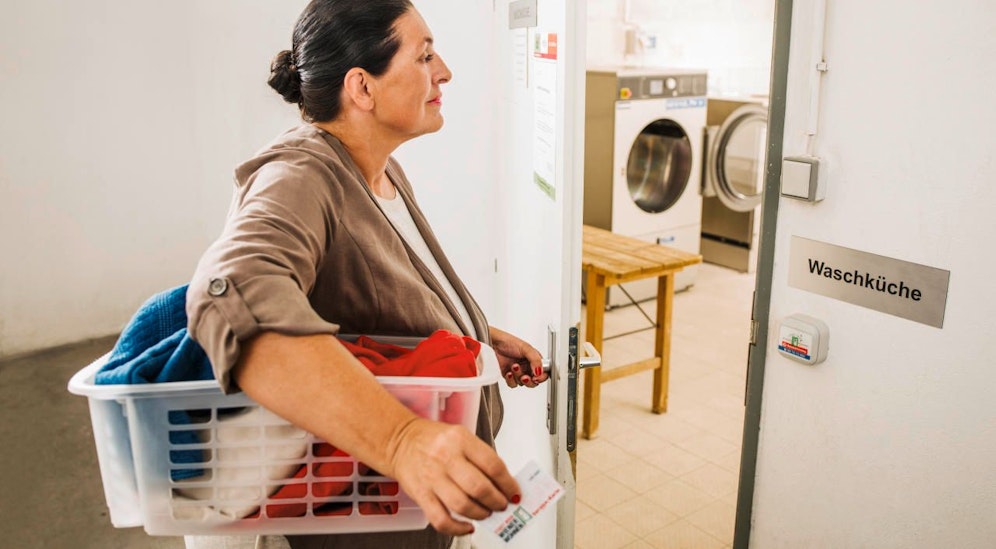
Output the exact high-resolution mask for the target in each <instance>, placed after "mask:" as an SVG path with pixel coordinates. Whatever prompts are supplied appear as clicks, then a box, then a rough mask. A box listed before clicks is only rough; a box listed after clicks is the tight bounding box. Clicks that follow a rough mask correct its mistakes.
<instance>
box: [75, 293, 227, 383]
mask: <svg viewBox="0 0 996 549" xmlns="http://www.w3.org/2000/svg"><path fill="white" fill-rule="evenodd" d="M186 304H187V285H186V284H184V285H183V286H178V287H176V288H173V289H170V290H166V291H163V292H160V293H158V294H156V295H154V296H152V297H150V298H149V299H148V300H146V302H145V303H144V304H142V306H141V307H140V308H139V309H138V311H137V312H136V313H135V315H134V316H133V317H132V318H131V320H130V321H129V322H128V325H127V326H125V329H124V331H122V332H121V336H120V337H119V338H118V341H117V343H116V344H115V345H114V349H113V350H111V356H110V357H109V358H108V360H107V364H105V365H104V366H103V367H102V368H101V369H100V371H99V372H97V375H96V377H95V378H94V383H96V384H97V385H119V384H127V385H132V384H137V383H165V382H169V381H202V380H207V379H214V371H213V370H212V369H211V362H210V361H209V360H208V357H207V354H206V353H205V352H204V349H202V348H201V346H200V345H199V344H198V343H197V342H196V341H194V340H193V339H191V338H190V335H189V334H188V333H187V311H186Z"/></svg>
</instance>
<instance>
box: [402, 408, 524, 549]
mask: <svg viewBox="0 0 996 549" xmlns="http://www.w3.org/2000/svg"><path fill="white" fill-rule="evenodd" d="M388 453H389V455H390V456H391V458H390V460H391V466H392V469H393V471H392V475H391V476H392V477H393V478H395V479H396V480H397V481H398V482H399V483H400V484H401V486H402V487H403V488H404V490H405V493H407V494H408V495H409V496H411V498H412V499H413V500H415V502H416V503H418V505H419V507H421V508H422V511H424V512H425V516H426V518H427V519H428V520H429V522H430V523H431V524H432V527H433V528H435V529H436V530H437V531H439V532H442V533H444V534H449V535H453V536H461V535H465V534H469V533H471V532H473V531H474V526H473V524H471V523H469V522H466V521H462V520H459V519H457V518H455V517H453V516H452V515H451V514H450V513H451V512H453V513H458V514H460V515H462V516H464V517H466V518H469V519H473V520H481V519H485V518H487V517H489V516H491V513H492V512H494V511H502V510H504V509H505V508H506V507H507V506H508V503H509V501H511V502H512V503H518V502H519V499H520V497H521V496H520V495H519V494H520V491H519V485H518V483H517V482H516V481H515V478H514V477H513V476H512V475H511V474H510V473H509V472H508V469H507V468H506V467H505V463H504V462H502V460H501V458H499V457H498V454H496V453H495V451H494V449H493V448H491V447H490V446H488V445H487V444H485V443H484V442H483V441H481V439H479V438H477V437H476V436H474V435H473V433H471V432H470V431H468V430H467V429H466V428H464V427H463V426H458V425H449V424H446V423H439V422H435V421H429V420H426V419H421V418H419V419H415V420H413V421H411V422H409V423H407V424H405V425H404V426H403V427H402V428H401V429H400V430H399V432H398V434H397V436H395V437H393V440H392V442H391V443H390V444H389V445H388Z"/></svg>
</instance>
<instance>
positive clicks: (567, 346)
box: [475, 0, 586, 549]
mask: <svg viewBox="0 0 996 549" xmlns="http://www.w3.org/2000/svg"><path fill="white" fill-rule="evenodd" d="M584 4H585V3H584V2H583V1H582V2H577V1H573V0H537V1H535V2H532V1H526V2H514V1H510V0H496V1H494V2H493V5H494V8H493V9H494V17H493V29H492V33H493V35H494V41H493V43H494V44H496V52H495V60H494V70H495V72H496V79H495V86H496V88H497V89H496V94H495V97H496V104H495V106H494V107H495V108H494V112H493V113H492V116H497V117H498V118H499V119H500V120H499V122H498V123H497V124H496V125H495V126H496V127H497V128H498V131H499V133H500V135H499V137H498V147H497V152H496V154H498V155H500V157H499V159H498V162H497V166H498V172H499V173H498V181H499V189H498V192H497V193H496V196H497V199H496V202H497V203H496V204H495V205H494V206H495V212H496V215H497V216H498V218H499V219H500V221H499V223H498V233H499V234H497V235H496V236H495V240H494V242H496V243H498V245H499V247H500V249H499V250H497V251H496V252H495V255H496V257H497V258H498V264H497V266H496V267H497V274H498V284H499V286H500V288H499V289H498V295H501V296H504V297H503V299H502V301H501V303H499V304H498V307H497V309H498V310H499V311H501V313H500V314H499V315H498V316H500V317H501V322H502V324H500V326H501V327H502V328H503V329H508V330H509V331H511V332H513V333H515V334H517V335H519V336H520V337H523V338H524V339H527V340H528V341H529V342H530V343H532V344H533V345H534V346H536V347H537V348H538V349H539V350H540V351H541V352H542V353H543V354H544V357H546V358H547V359H548V360H549V361H550V363H551V369H552V371H551V380H550V381H549V382H548V383H547V387H543V388H538V389H535V390H523V389H521V388H520V389H516V390H506V389H507V388H506V387H502V390H503V398H504V402H505V421H504V425H503V426H502V428H501V431H500V432H499V434H498V439H497V444H498V449H499V452H500V454H501V455H502V456H503V458H504V459H505V461H506V463H507V464H508V466H509V468H510V470H512V471H513V473H514V472H515V471H518V470H519V469H520V468H521V466H522V465H523V464H525V463H526V462H528V461H530V460H535V461H536V462H537V464H539V466H540V468H542V469H544V470H546V471H548V472H549V473H550V474H551V475H553V476H554V477H555V478H556V479H557V480H558V482H559V483H560V484H561V485H562V486H563V487H564V488H565V489H566V494H565V496H564V497H562V498H561V499H560V501H559V503H558V505H557V512H556V513H552V512H550V513H546V514H545V516H544V515H540V516H539V517H537V519H536V521H535V523H534V524H531V525H530V526H529V528H526V529H524V530H523V531H522V532H521V534H520V535H518V536H516V538H515V540H514V544H513V546H515V547H530V548H531V547H544V548H554V547H558V548H565V549H567V548H573V547H574V496H575V476H574V475H575V473H574V467H573V463H574V461H573V459H572V456H571V453H570V450H572V448H569V447H568V439H569V438H570V437H571V436H572V435H574V433H575V432H576V431H575V429H576V423H575V424H572V423H571V422H573V421H575V420H576V418H575V417H573V414H571V413H569V408H570V407H571V404H570V402H571V399H572V398H574V397H573V396H572V395H571V394H569V393H570V389H571V387H572V385H571V383H570V382H571V379H572V378H571V372H573V375H574V377H573V380H574V381H575V382H576V379H577V377H576V373H577V367H578V352H577V349H579V348H581V344H580V343H579V342H577V341H576V339H575V340H574V341H572V340H571V336H572V333H573V334H574V336H575V338H576V335H577V332H578V327H579V323H580V318H581V296H580V289H581V273H580V266H581V227H582V222H581V204H582V203H581V199H582V196H581V195H582V187H583V185H582V174H583V166H582V161H583V160H582V159H583V152H584V143H583V139H584V128H583V124H584V55H585V37H584V28H585V24H584V22H585V21H586V16H585V11H584ZM493 316H494V315H493ZM495 323H496V325H499V324H498V323H497V321H496V322H495ZM573 387H574V388H576V384H575V385H573ZM576 409H577V408H576V407H573V408H571V410H576ZM485 538H490V539H485ZM475 543H478V544H479V546H480V547H499V546H501V545H503V544H500V543H497V539H496V538H494V537H493V536H491V535H490V534H489V533H483V532H479V533H478V534H476V535H475Z"/></svg>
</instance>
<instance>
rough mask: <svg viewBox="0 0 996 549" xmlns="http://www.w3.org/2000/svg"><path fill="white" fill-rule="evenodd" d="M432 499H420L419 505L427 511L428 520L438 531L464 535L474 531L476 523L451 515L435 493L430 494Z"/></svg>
mask: <svg viewBox="0 0 996 549" xmlns="http://www.w3.org/2000/svg"><path fill="white" fill-rule="evenodd" d="M429 498H430V501H419V502H418V504H419V507H421V508H422V512H423V513H425V518H426V520H428V521H429V524H431V525H432V527H433V528H435V529H436V531H437V532H439V533H442V534H446V535H448V536H463V535H466V534H471V533H473V532H474V525H473V524H471V523H469V522H466V521H463V520H457V519H455V518H453V516H452V515H450V512H449V511H448V510H447V509H446V506H445V505H444V504H443V503H442V502H441V501H440V500H439V498H437V497H436V496H435V495H430V496H429Z"/></svg>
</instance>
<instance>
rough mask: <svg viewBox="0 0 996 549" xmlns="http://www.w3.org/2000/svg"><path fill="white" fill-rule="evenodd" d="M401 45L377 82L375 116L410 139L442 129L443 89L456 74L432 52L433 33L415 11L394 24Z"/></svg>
mask: <svg viewBox="0 0 996 549" xmlns="http://www.w3.org/2000/svg"><path fill="white" fill-rule="evenodd" d="M394 29H395V32H396V33H397V35H398V39H399V40H400V42H401V45H400V47H399V48H398V52H397V53H396V54H395V55H394V58H393V59H391V63H390V64H389V65H388V68H387V72H385V73H384V74H382V75H381V76H380V77H378V78H376V79H375V81H376V82H377V92H378V94H377V96H376V97H375V105H374V115H375V116H376V117H377V119H378V120H380V121H381V122H382V123H383V124H384V125H385V126H387V127H388V128H390V129H392V130H394V131H396V132H398V133H399V134H400V135H402V136H403V137H405V138H407V139H410V138H412V137H416V136H419V135H423V134H426V133H431V132H434V131H438V130H439V129H440V128H441V127H443V115H442V113H441V112H440V110H441V108H442V105H443V103H442V92H441V90H440V85H442V84H444V83H446V82H449V80H450V78H452V76H453V74H452V73H451V72H450V69H449V67H447V66H446V63H444V62H443V59H442V58H441V57H439V55H438V54H437V53H436V52H435V50H434V49H433V43H432V33H431V32H430V31H429V27H428V25H426V23H425V20H424V19H422V16H421V15H419V13H418V11H416V10H415V9H414V8H412V9H410V10H408V12H407V13H405V14H404V15H402V16H401V17H399V18H398V20H397V21H396V22H395V24H394Z"/></svg>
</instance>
